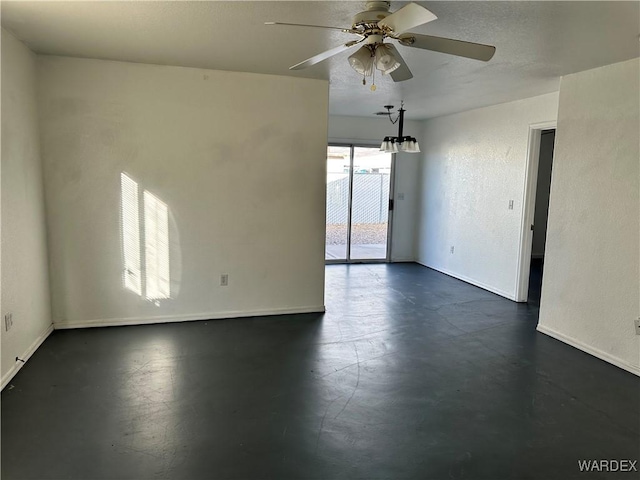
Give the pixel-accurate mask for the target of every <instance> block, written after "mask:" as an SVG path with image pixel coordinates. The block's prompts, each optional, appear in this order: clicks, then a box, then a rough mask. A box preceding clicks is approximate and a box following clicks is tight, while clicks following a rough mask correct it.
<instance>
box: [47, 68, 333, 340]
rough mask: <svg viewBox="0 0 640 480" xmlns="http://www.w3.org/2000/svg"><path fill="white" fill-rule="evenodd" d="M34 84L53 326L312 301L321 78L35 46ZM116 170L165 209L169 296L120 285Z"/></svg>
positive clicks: (206, 314)
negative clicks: (57, 52)
mask: <svg viewBox="0 0 640 480" xmlns="http://www.w3.org/2000/svg"><path fill="white" fill-rule="evenodd" d="M39 95H40V98H41V116H40V119H41V130H42V136H41V137H42V150H43V164H44V171H45V195H46V202H47V213H48V222H49V225H50V230H49V251H50V268H51V272H52V282H51V283H52V297H53V319H54V322H55V324H56V328H64V327H78V326H91V325H111V324H127V323H146V322H159V321H176V320H190V319H206V318H217V317H233V316H247V315H258V314H269V313H290V312H307V311H322V310H323V309H324V306H323V295H324V228H325V227H324V209H325V206H324V199H325V181H324V172H325V158H326V141H327V118H328V114H327V108H328V84H327V82H326V81H319V80H310V79H296V78H291V77H278V76H270V75H256V74H247V73H235V72H222V71H211V70H201V69H193V68H181V67H166V66H154V65H142V64H132V63H122V62H112V61H101V60H86V59H74V58H64V57H52V56H41V57H39ZM122 172H125V173H126V174H128V175H129V176H130V177H131V178H132V179H134V180H135V181H136V182H138V184H139V189H140V192H142V190H147V191H149V192H151V193H152V194H153V195H155V196H157V197H158V198H159V199H160V200H161V201H162V202H164V203H166V205H167V207H168V209H169V222H168V230H169V244H170V245H169V252H170V276H171V279H170V281H171V292H170V298H168V299H161V300H157V301H149V300H146V299H145V295H144V293H143V295H142V296H140V295H138V294H137V293H135V292H133V291H131V290H127V289H125V288H124V286H123V272H124V263H123V247H122V239H121V224H120V222H121V219H120V204H121V199H120V175H121V173H122ZM140 194H142V193H140ZM140 212H141V215H142V212H143V209H142V207H140ZM145 235H147V234H146V233H145ZM147 236H148V235H147ZM141 241H142V242H143V248H146V247H145V245H146V244H145V243H144V240H141ZM134 243H135V242H134ZM142 256H143V257H144V250H143V255H142ZM221 274H228V275H229V285H228V286H220V276H221Z"/></svg>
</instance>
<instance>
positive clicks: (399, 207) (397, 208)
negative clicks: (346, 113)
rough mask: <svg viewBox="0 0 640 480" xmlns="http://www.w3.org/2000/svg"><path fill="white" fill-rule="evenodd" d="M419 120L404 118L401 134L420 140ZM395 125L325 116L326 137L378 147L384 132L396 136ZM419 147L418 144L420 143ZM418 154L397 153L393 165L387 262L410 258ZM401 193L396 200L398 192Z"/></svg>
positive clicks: (416, 187)
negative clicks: (391, 214) (391, 218)
mask: <svg viewBox="0 0 640 480" xmlns="http://www.w3.org/2000/svg"><path fill="white" fill-rule="evenodd" d="M421 130H422V128H421V123H420V122H416V121H411V120H409V121H405V124H404V132H405V135H411V136H413V137H416V138H417V140H418V142H419V143H420V142H421V138H420V134H421ZM397 134H398V125H397V124H396V125H392V124H391V122H390V121H389V120H388V119H387V118H386V117H383V118H377V117H374V118H363V117H340V116H330V117H329V140H330V141H334V142H340V141H342V142H355V143H357V142H361V143H363V144H365V145H375V146H378V147H379V146H380V143H382V139H383V138H384V137H385V136H387V135H397ZM420 145H421V148H422V143H420ZM419 160H420V154H411V153H398V154H396V166H395V184H394V194H395V205H394V212H393V225H392V230H391V261H394V262H407V261H414V260H415V254H414V248H415V218H416V211H417V210H416V208H417V205H418V164H419ZM399 193H403V194H404V199H403V200H400V199H399V198H398V194H399Z"/></svg>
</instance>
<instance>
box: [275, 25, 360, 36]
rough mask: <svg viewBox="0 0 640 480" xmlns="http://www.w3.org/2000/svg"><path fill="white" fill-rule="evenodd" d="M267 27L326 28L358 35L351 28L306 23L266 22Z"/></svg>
mask: <svg viewBox="0 0 640 480" xmlns="http://www.w3.org/2000/svg"><path fill="white" fill-rule="evenodd" d="M264 24H265V25H286V26H289V27H311V28H325V29H329V30H340V31H341V32H345V33H357V32H356V31H354V30H352V29H350V28H342V27H326V26H324V25H307V24H306V23H284V22H264Z"/></svg>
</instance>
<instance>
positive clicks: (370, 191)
mask: <svg viewBox="0 0 640 480" xmlns="http://www.w3.org/2000/svg"><path fill="white" fill-rule="evenodd" d="M392 189H393V155H392V154H390V153H384V152H381V151H380V149H379V148H378V147H370V146H360V145H329V147H328V148H327V200H326V202H327V203H326V228H327V230H326V239H325V260H326V262H327V263H364V262H386V261H388V259H389V251H390V238H389V237H390V231H391V217H392V209H393V205H392V201H391V200H390V199H391V198H393V192H392Z"/></svg>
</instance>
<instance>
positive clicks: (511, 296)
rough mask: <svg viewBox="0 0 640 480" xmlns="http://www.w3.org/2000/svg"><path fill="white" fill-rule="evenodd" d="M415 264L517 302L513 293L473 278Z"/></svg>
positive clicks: (430, 266) (418, 261) (421, 263)
mask: <svg viewBox="0 0 640 480" xmlns="http://www.w3.org/2000/svg"><path fill="white" fill-rule="evenodd" d="M416 263H419V264H420V265H422V266H424V267H427V268H430V269H431V270H435V271H436V272H440V273H444V274H445V275H448V276H450V277H453V278H456V279H458V280H462V281H463V282H465V283H470V284H471V285H473V286H476V287H479V288H482V289H483V290H487V291H489V292H491V293H495V294H496V295H500V296H501V297H504V298H506V299H509V300H513V301H514V302H515V301H517V300H516V296H515V294H514V293H508V292H505V291H503V290H500V289H499V288H495V287H492V286H491V285H487V284H485V283H482V282H478V281H477V280H474V279H473V278H469V277H465V276H464V275H460V274H459V273H455V272H452V271H450V270H447V269H445V268H438V267H434V266H432V265H427V264H426V263H423V262H421V261H420V260H416Z"/></svg>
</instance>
